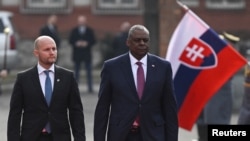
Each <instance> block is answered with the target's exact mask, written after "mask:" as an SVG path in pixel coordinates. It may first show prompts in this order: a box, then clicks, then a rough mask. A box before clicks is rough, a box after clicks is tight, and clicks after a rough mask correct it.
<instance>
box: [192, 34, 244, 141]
mask: <svg viewBox="0 0 250 141" xmlns="http://www.w3.org/2000/svg"><path fill="white" fill-rule="evenodd" d="M219 36H220V38H221V39H222V40H225V41H226V42H228V43H229V44H231V45H232V46H233V47H235V45H236V43H237V42H239V41H240V38H239V37H236V36H234V35H232V34H229V33H227V32H224V33H223V34H221V35H219ZM232 79H233V77H231V78H230V79H229V80H228V81H227V82H226V83H225V84H224V85H223V86H222V87H221V88H220V90H219V91H218V92H217V93H216V94H215V95H214V96H213V97H212V98H211V99H210V100H209V101H208V103H207V104H206V106H205V107H204V109H203V111H202V112H201V114H200V117H199V118H198V120H197V122H196V125H197V131H198V141H208V134H207V133H208V129H207V126H208V125H209V124H219V125H229V124H230V122H231V116H232V109H233V93H232Z"/></svg>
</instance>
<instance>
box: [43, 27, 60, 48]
mask: <svg viewBox="0 0 250 141" xmlns="http://www.w3.org/2000/svg"><path fill="white" fill-rule="evenodd" d="M39 34H40V35H47V36H50V37H51V38H53V39H54V41H55V42H56V46H57V48H60V45H61V38H60V36H59V33H58V30H57V27H56V26H55V27H54V31H52V30H51V29H50V28H49V26H48V25H45V26H43V27H42V28H41V29H40V33H39Z"/></svg>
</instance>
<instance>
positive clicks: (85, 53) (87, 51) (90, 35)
mask: <svg viewBox="0 0 250 141" xmlns="http://www.w3.org/2000/svg"><path fill="white" fill-rule="evenodd" d="M79 40H85V41H87V42H88V46H87V47H85V48H79V47H76V46H75V44H76V42H77V41H79ZM69 43H70V45H71V46H72V49H73V52H72V53H73V54H72V60H73V61H74V62H82V61H88V62H91V61H92V55H91V49H92V47H93V45H94V44H95V43H96V38H95V35H94V31H93V29H92V28H90V27H86V30H85V33H84V34H81V33H80V31H79V27H75V28H73V29H72V31H71V33H70V36H69Z"/></svg>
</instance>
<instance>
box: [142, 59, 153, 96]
mask: <svg viewBox="0 0 250 141" xmlns="http://www.w3.org/2000/svg"><path fill="white" fill-rule="evenodd" d="M154 74H156V62H155V61H154V60H153V58H152V57H151V55H150V54H148V59H147V74H146V82H145V86H144V91H143V95H142V100H143V99H145V98H146V97H148V96H149V95H148V94H149V93H147V92H148V91H149V88H150V87H152V86H153V84H151V82H154V80H153V79H154V78H155V75H154Z"/></svg>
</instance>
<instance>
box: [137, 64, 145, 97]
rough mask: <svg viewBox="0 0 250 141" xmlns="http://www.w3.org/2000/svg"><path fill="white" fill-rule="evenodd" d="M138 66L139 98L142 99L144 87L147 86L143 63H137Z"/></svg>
mask: <svg viewBox="0 0 250 141" xmlns="http://www.w3.org/2000/svg"><path fill="white" fill-rule="evenodd" d="M136 64H137V65H138V69H137V93H138V96H139V98H140V99H141V97H142V93H143V90H144V85H145V77H144V71H143V67H142V62H136Z"/></svg>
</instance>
